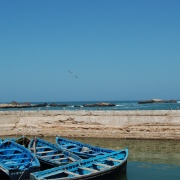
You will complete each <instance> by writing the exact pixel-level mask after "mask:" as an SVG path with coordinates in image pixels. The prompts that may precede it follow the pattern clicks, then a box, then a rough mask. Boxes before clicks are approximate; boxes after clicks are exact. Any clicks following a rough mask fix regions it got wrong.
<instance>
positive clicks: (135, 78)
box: [0, 0, 180, 102]
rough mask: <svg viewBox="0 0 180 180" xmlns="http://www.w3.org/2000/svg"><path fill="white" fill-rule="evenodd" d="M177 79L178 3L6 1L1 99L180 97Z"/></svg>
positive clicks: (0, 42) (0, 32) (0, 11)
mask: <svg viewBox="0 0 180 180" xmlns="http://www.w3.org/2000/svg"><path fill="white" fill-rule="evenodd" d="M69 70H70V71H72V72H73V73H74V74H76V75H77V76H78V78H75V77H74V76H73V75H71V74H70V73H69V72H68V71H69ZM179 78H180V1H179V0H31V1H25V0H16V1H14V0H0V102H10V101H12V100H15V101H86V100H92V101H93V100H99V101H105V100H144V99H152V98H160V99H180V82H179Z"/></svg>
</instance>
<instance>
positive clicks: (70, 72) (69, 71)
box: [68, 71, 78, 78]
mask: <svg viewBox="0 0 180 180" xmlns="http://www.w3.org/2000/svg"><path fill="white" fill-rule="evenodd" d="M68 72H69V73H70V74H71V75H72V76H74V77H75V78H78V77H77V76H76V74H74V73H72V72H71V71H68Z"/></svg>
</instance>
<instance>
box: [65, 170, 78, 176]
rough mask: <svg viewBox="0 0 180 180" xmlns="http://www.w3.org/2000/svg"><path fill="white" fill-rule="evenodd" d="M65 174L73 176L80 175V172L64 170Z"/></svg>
mask: <svg viewBox="0 0 180 180" xmlns="http://www.w3.org/2000/svg"><path fill="white" fill-rule="evenodd" d="M64 173H65V174H69V175H72V176H77V177H78V176H80V175H79V174H76V173H73V172H70V171H64Z"/></svg>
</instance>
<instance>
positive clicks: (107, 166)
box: [93, 163, 112, 168]
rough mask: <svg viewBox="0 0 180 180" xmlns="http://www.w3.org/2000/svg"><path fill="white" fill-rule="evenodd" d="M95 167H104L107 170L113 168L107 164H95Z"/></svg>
mask: <svg viewBox="0 0 180 180" xmlns="http://www.w3.org/2000/svg"><path fill="white" fill-rule="evenodd" d="M93 165H95V166H102V167H106V168H111V167H112V166H109V165H107V164H101V163H93Z"/></svg>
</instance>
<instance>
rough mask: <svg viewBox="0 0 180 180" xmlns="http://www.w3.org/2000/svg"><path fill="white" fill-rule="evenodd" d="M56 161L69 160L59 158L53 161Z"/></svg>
mask: <svg viewBox="0 0 180 180" xmlns="http://www.w3.org/2000/svg"><path fill="white" fill-rule="evenodd" d="M52 160H54V161H62V160H68V158H57V159H52Z"/></svg>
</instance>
